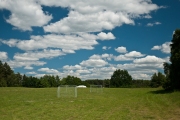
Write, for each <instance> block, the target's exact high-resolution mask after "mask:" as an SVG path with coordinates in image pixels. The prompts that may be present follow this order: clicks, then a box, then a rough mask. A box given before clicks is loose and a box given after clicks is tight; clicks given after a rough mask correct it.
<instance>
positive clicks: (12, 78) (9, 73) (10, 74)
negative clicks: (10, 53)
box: [0, 61, 22, 87]
mask: <svg viewBox="0 0 180 120" xmlns="http://www.w3.org/2000/svg"><path fill="white" fill-rule="evenodd" d="M21 85H22V76H21V74H20V73H17V74H15V73H14V71H13V70H12V69H11V68H10V66H9V65H8V64H7V63H6V62H5V63H4V64H3V63H2V62H1V61H0V87H18V86H21Z"/></svg>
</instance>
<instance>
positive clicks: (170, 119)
mask: <svg viewBox="0 0 180 120" xmlns="http://www.w3.org/2000/svg"><path fill="white" fill-rule="evenodd" d="M56 91H57V88H0V119H2V120H148V119H154V120H178V119H179V118H180V92H173V93H164V92H163V91H162V90H160V89H152V88H139V89H133V88H131V89H130V88H109V89H108V88H106V89H104V90H103V93H90V92H89V88H86V89H82V88H79V89H78V97H77V98H73V97H71V98H65V97H63V98H57V96H56Z"/></svg>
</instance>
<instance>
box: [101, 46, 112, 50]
mask: <svg viewBox="0 0 180 120" xmlns="http://www.w3.org/2000/svg"><path fill="white" fill-rule="evenodd" d="M102 49H103V50H109V49H111V47H107V46H103V47H102Z"/></svg>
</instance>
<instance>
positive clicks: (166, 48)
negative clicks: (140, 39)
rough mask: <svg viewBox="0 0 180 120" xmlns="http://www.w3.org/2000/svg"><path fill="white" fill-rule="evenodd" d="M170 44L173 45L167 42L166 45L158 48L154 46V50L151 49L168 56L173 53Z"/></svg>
mask: <svg viewBox="0 0 180 120" xmlns="http://www.w3.org/2000/svg"><path fill="white" fill-rule="evenodd" d="M170 44H171V42H165V43H164V44H162V45H160V46H158V45H156V46H154V47H153V48H151V50H161V51H162V52H163V53H166V54H168V53H170V52H171V50H170Z"/></svg>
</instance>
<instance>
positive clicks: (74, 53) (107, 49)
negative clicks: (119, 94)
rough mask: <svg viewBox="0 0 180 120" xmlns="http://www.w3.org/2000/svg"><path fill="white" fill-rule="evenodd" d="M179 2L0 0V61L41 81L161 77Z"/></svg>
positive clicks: (178, 19)
mask: <svg viewBox="0 0 180 120" xmlns="http://www.w3.org/2000/svg"><path fill="white" fill-rule="evenodd" d="M179 6H180V1H179V0H126V1H120V0H112V1H109V0H98V1H97V0H96V1H94V0H91V1H84V0H73V1H72V0H51V1H47V0H26V1H23V0H16V1H13V0H0V60H1V61H2V62H7V63H8V64H9V65H10V66H11V68H12V69H13V70H14V71H15V72H20V73H21V74H26V75H31V76H36V77H41V76H43V75H45V74H50V75H59V76H60V77H61V78H63V77H66V76H67V75H73V76H77V77H79V78H81V79H82V80H86V79H109V78H110V77H111V75H112V74H113V72H114V71H115V70H116V69H126V70H128V72H129V73H130V74H131V76H132V77H133V78H134V79H146V80H147V79H151V76H152V74H154V73H155V72H158V71H160V72H163V62H168V61H169V57H170V48H169V44H170V42H171V40H172V35H173V31H174V30H175V29H177V28H180V16H179V14H178V13H179V11H180V7H179Z"/></svg>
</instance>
